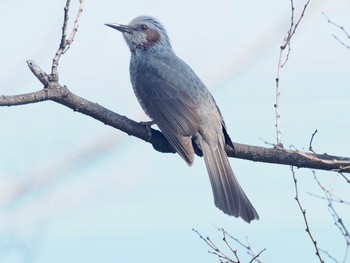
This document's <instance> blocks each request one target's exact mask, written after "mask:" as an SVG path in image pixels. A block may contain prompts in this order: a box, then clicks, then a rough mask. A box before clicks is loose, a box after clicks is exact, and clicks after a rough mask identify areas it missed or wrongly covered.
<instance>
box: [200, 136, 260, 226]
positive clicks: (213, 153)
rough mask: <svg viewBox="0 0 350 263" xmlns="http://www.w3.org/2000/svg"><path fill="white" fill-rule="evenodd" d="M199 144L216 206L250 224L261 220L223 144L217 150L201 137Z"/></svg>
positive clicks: (220, 142)
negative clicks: (244, 190)
mask: <svg viewBox="0 0 350 263" xmlns="http://www.w3.org/2000/svg"><path fill="white" fill-rule="evenodd" d="M199 142H200V145H201V148H202V151H203V156H204V160H205V164H206V167H207V170H208V174H209V179H210V183H211V187H212V190H213V195H214V202H215V205H216V206H217V207H218V208H219V209H220V210H222V211H223V212H224V213H225V214H228V215H231V216H235V217H241V218H242V219H243V220H244V221H246V222H248V223H250V221H252V220H254V219H259V215H258V213H257V212H256V210H255V209H254V207H253V205H252V204H251V203H250V201H249V199H248V197H247V196H246V194H245V193H244V192H243V190H242V188H241V186H240V185H239V183H238V181H237V179H236V177H235V175H234V173H233V171H232V168H231V166H230V163H229V161H228V157H227V154H226V152H225V148H224V145H223V142H222V141H220V139H219V143H218V144H217V145H216V147H215V148H213V147H211V146H210V145H209V144H207V143H206V142H205V141H204V140H203V138H201V136H199Z"/></svg>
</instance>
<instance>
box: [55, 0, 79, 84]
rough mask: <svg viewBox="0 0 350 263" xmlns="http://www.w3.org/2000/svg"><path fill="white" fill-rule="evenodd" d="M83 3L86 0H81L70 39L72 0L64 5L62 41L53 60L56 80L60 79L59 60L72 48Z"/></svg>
mask: <svg viewBox="0 0 350 263" xmlns="http://www.w3.org/2000/svg"><path fill="white" fill-rule="evenodd" d="M83 4H84V0H79V9H78V13H77V17H76V19H75V21H74V25H73V29H72V32H71V33H70V36H69V38H68V39H67V35H68V33H67V27H68V19H69V16H68V13H69V6H70V0H67V2H66V6H65V7H64V18H63V26H62V35H61V41H60V45H59V47H58V50H57V52H56V54H55V57H54V58H53V60H52V68H51V77H52V78H53V80H55V81H58V71H57V67H58V62H59V60H60V58H61V56H62V55H63V54H64V53H66V51H67V50H68V49H69V48H70V46H71V44H72V43H73V41H74V37H75V34H76V32H77V31H78V26H79V20H80V15H81V13H82V12H83Z"/></svg>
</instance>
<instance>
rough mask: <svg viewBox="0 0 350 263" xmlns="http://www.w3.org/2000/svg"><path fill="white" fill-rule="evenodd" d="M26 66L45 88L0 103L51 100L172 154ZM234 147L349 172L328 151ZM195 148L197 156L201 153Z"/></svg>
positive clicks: (278, 160)
mask: <svg viewBox="0 0 350 263" xmlns="http://www.w3.org/2000/svg"><path fill="white" fill-rule="evenodd" d="M28 66H29V68H30V69H31V70H32V72H33V73H34V74H35V76H36V77H37V78H38V79H39V81H40V82H41V83H43V84H44V85H45V87H46V88H44V89H42V90H39V91H36V92H32V93H27V94H22V95H15V96H4V95H2V96H0V106H18V105H23V104H30V103H36V102H41V101H46V100H52V101H55V102H57V103H60V104H62V105H64V106H66V107H68V108H71V109H72V110H74V111H78V112H80V113H83V114H85V115H88V116H90V117H92V118H94V119H96V120H99V121H101V122H103V123H104V124H106V125H109V126H111V127H114V128H116V129H118V130H121V131H123V132H125V133H127V134H129V135H132V136H134V137H136V138H139V139H141V140H144V141H146V142H149V143H151V144H152V146H153V148H154V149H155V150H157V151H159V152H163V153H169V152H171V153H175V151H174V149H173V148H172V147H171V146H170V144H169V143H168V141H167V140H166V139H165V137H164V135H163V134H162V133H161V132H160V131H158V130H155V129H151V131H152V135H151V136H150V135H149V131H148V129H147V128H146V127H145V126H144V125H143V124H141V123H138V122H135V121H133V120H130V119H128V118H127V117H125V116H122V115H119V114H117V113H115V112H113V111H110V110H108V109H106V108H104V107H102V106H101V105H99V104H97V103H93V102H91V101H88V100H86V99H84V98H81V97H79V96H77V95H75V94H74V93H72V92H70V91H69V90H68V88H67V87H66V86H63V87H62V86H61V85H60V84H59V83H58V82H55V81H52V80H49V79H48V74H46V73H45V72H44V71H43V70H42V69H41V68H40V67H39V66H38V65H36V64H35V62H34V61H28ZM234 147H235V149H231V148H229V147H226V152H227V154H228V156H230V157H235V158H240V159H246V160H251V161H255V162H264V163H275V164H285V165H292V166H295V167H300V168H301V167H303V168H312V169H321V170H333V171H337V172H347V173H349V172H350V158H347V157H338V156H331V155H328V154H314V153H307V152H302V151H295V150H288V149H284V148H280V147H274V148H265V147H258V146H251V145H245V144H239V143H235V144H234ZM195 149H196V153H197V155H199V156H201V152H200V150H199V149H198V148H195Z"/></svg>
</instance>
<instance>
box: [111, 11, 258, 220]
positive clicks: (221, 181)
mask: <svg viewBox="0 0 350 263" xmlns="http://www.w3.org/2000/svg"><path fill="white" fill-rule="evenodd" d="M105 25H106V26H108V27H111V28H113V29H116V30H118V31H120V32H121V33H122V35H123V37H124V39H125V41H126V43H127V45H128V47H129V49H130V52H131V58H130V66H129V73H130V81H131V84H132V87H133V90H134V93H135V95H136V97H137V99H138V101H139V103H140V105H141V107H142V109H143V110H144V112H145V113H146V114H147V115H148V116H149V117H150V119H151V122H152V123H155V124H156V125H157V126H158V128H159V129H160V130H161V132H162V133H163V134H164V136H165V138H166V139H167V140H168V142H169V143H170V145H171V146H172V147H173V148H174V149H175V150H176V152H177V153H178V154H179V155H180V156H181V157H182V158H183V159H184V160H185V161H186V163H187V164H188V165H189V166H191V165H192V164H193V161H194V155H195V151H194V147H193V144H192V142H193V143H195V145H197V146H198V148H199V149H200V150H201V151H202V153H203V157H204V161H205V165H206V168H207V172H208V175H209V179H210V183H211V187H212V192H213V197H214V203H215V205H216V207H217V208H219V209H220V210H222V211H223V212H224V213H225V214H227V215H230V216H234V217H241V218H242V219H243V220H244V221H246V222H247V223H250V222H251V221H252V220H254V219H256V220H258V219H259V215H258V213H257V212H256V210H255V208H254V207H253V205H252V204H251V202H250V201H249V199H248V197H247V196H246V194H245V193H244V191H243V189H242V188H241V186H240V185H239V183H238V181H237V179H236V177H235V175H234V173H233V170H232V168H231V166H230V163H229V160H228V157H227V154H226V151H225V145H228V146H229V147H231V148H232V149H234V147H233V143H232V141H231V139H230V137H229V135H228V133H227V129H226V125H225V122H224V119H223V117H222V115H221V112H220V109H219V107H218V106H217V104H216V102H215V100H214V98H213V96H212V94H211V93H210V91H209V90H208V89H207V87H206V86H205V84H204V83H203V82H202V80H201V79H200V78H199V77H198V76H197V74H196V73H195V72H194V71H193V70H192V69H191V67H190V66H188V65H187V64H186V62H184V61H183V60H182V59H180V58H179V57H178V56H177V55H176V54H175V52H174V51H173V48H172V45H171V43H170V39H169V36H168V33H167V31H166V29H165V27H164V26H163V24H161V23H160V22H159V20H158V19H156V18H154V17H152V16H144V15H141V16H138V17H136V18H134V19H133V20H131V22H130V23H128V24H127V25H123V24H117V23H106V24H105Z"/></svg>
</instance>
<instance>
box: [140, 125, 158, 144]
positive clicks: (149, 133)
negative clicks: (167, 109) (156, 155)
mask: <svg viewBox="0 0 350 263" xmlns="http://www.w3.org/2000/svg"><path fill="white" fill-rule="evenodd" d="M140 124H142V125H143V126H145V128H146V129H147V131H148V136H149V138H148V140H150V139H151V138H152V128H151V127H152V125H154V124H156V123H155V122H154V121H140Z"/></svg>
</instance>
